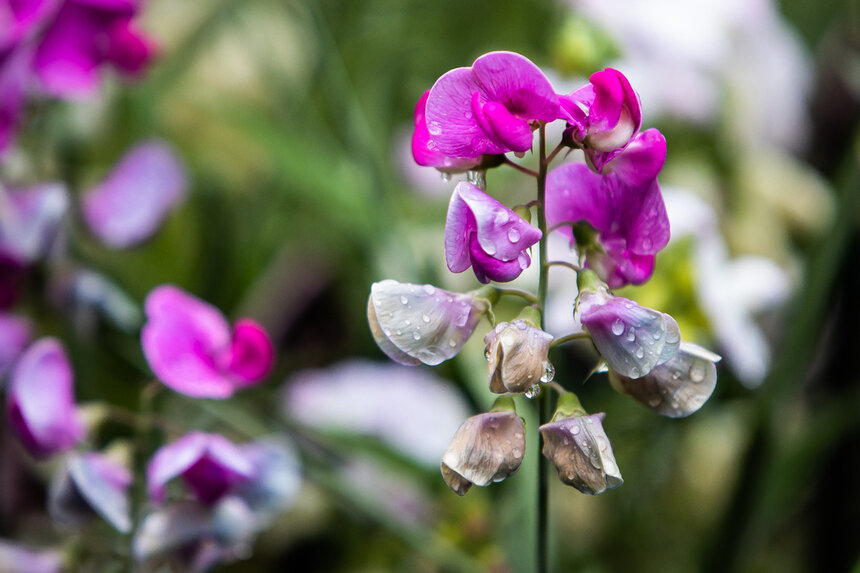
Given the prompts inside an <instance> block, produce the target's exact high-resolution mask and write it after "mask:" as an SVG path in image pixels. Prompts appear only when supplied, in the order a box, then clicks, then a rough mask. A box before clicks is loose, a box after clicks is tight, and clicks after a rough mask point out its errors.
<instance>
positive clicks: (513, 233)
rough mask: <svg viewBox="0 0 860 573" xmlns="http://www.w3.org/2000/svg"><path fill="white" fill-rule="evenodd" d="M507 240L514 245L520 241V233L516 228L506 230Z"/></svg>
mask: <svg viewBox="0 0 860 573" xmlns="http://www.w3.org/2000/svg"><path fill="white" fill-rule="evenodd" d="M508 240H509V241H510V242H512V243H516V242H517V241H519V240H520V232H519V231H518V230H517V228H516V227H511V228H510V229H508Z"/></svg>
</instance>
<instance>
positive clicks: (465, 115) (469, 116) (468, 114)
mask: <svg viewBox="0 0 860 573" xmlns="http://www.w3.org/2000/svg"><path fill="white" fill-rule="evenodd" d="M463 117H465V118H466V119H472V112H471V111H467V112H466V113H464V114H463Z"/></svg>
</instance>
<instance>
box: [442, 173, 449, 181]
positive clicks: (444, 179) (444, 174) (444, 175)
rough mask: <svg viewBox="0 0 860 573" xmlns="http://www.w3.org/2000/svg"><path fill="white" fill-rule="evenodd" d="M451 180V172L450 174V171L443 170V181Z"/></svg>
mask: <svg viewBox="0 0 860 573" xmlns="http://www.w3.org/2000/svg"><path fill="white" fill-rule="evenodd" d="M450 180H451V174H450V173H448V172H446V171H443V172H442V181H444V182H445V183H447V182H448V181H450Z"/></svg>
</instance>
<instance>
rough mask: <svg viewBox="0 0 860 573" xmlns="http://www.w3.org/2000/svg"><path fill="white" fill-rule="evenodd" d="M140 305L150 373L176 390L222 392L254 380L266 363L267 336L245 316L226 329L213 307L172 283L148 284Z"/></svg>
mask: <svg viewBox="0 0 860 573" xmlns="http://www.w3.org/2000/svg"><path fill="white" fill-rule="evenodd" d="M144 306H145V310H146V316H147V320H148V322H147V323H146V324H145V325H144V326H143V330H142V331H141V343H142V345H143V353H144V355H145V356H146V359H147V361H148V362H149V366H150V368H152V370H153V372H155V374H156V376H158V378H159V379H160V380H161V381H162V382H164V384H166V385H167V386H169V387H170V388H172V389H173V390H175V391H176V392H179V393H181V394H186V395H188V396H193V397H195V398H228V397H230V396H232V395H233V393H234V392H235V391H236V390H239V389H241V388H245V387H248V386H252V385H254V384H255V383H258V382H260V381H261V380H262V379H263V377H265V376H266V374H268V372H269V370H270V369H271V367H272V363H273V362H274V354H275V353H274V348H273V347H272V342H271V340H269V336H268V334H266V331H265V330H263V327H262V326H260V325H259V324H257V323H256V322H255V321H253V320H251V319H249V318H243V319H240V320H239V321H238V322H236V324H235V325H234V326H233V329H232V331H231V329H230V325H229V324H228V322H227V319H226V318H224V315H222V314H221V312H220V311H219V310H218V309H216V308H215V307H213V306H211V305H209V304H207V303H205V302H203V301H202V300H200V299H198V298H195V297H193V296H191V295H189V294H188V293H186V292H185V291H183V290H181V289H179V288H177V287H175V286H172V285H162V286H159V287H156V288H155V289H153V290H152V292H150V293H149V295H148V296H147V297H146V303H145V305H144Z"/></svg>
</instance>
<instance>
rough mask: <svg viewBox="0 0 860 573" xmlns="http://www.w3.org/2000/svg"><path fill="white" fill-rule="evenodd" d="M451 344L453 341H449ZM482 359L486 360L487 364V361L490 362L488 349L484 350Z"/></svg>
mask: <svg viewBox="0 0 860 573" xmlns="http://www.w3.org/2000/svg"><path fill="white" fill-rule="evenodd" d="M451 342H454V341H453V340H451ZM484 358H485V359H486V361H487V362H489V361H490V349H489V348H487V349H486V350H484Z"/></svg>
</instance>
